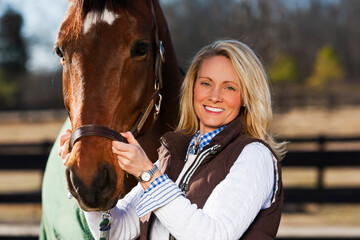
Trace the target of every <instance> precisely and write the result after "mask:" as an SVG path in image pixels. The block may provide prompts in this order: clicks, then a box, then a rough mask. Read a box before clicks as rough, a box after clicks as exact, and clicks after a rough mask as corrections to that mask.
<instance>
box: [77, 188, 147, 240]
mask: <svg viewBox="0 0 360 240" xmlns="http://www.w3.org/2000/svg"><path fill="white" fill-rule="evenodd" d="M143 192H144V190H143V189H142V187H141V186H140V184H138V185H137V186H136V187H134V188H133V189H132V190H131V191H130V193H128V194H127V195H126V196H125V197H124V198H123V199H121V200H119V201H118V203H117V205H116V207H114V208H112V209H111V210H110V214H111V229H110V239H136V237H137V236H138V235H139V234H140V221H139V217H138V215H137V214H136V212H135V207H136V205H137V204H138V202H139V201H140V196H141V194H143ZM84 214H85V218H86V221H87V223H88V225H89V228H90V230H91V233H92V235H93V237H94V238H95V239H99V234H100V232H99V226H98V225H99V223H100V221H101V217H102V212H84Z"/></svg>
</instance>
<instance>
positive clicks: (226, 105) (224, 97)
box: [194, 56, 243, 134]
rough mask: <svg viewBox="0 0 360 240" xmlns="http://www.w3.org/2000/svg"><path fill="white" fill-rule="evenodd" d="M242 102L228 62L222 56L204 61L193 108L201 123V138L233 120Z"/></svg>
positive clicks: (235, 76) (195, 91)
mask: <svg viewBox="0 0 360 240" xmlns="http://www.w3.org/2000/svg"><path fill="white" fill-rule="evenodd" d="M242 102H243V100H242V95H241V91H240V84H239V81H238V78H237V75H236V72H235V70H234V68H233V66H232V64H231V61H230V60H229V59H228V58H226V57H224V56H214V57H210V58H206V59H205V60H203V62H202V63H201V65H200V68H199V71H198V73H197V78H196V80H195V86H194V108H195V112H196V115H197V116H198V118H199V120H200V134H204V133H207V132H211V131H213V130H215V129H217V128H219V127H222V126H224V125H226V124H228V123H229V122H231V121H232V120H234V119H235V118H236V117H237V115H238V114H239V112H240V107H241V105H242Z"/></svg>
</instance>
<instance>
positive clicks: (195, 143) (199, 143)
mask: <svg viewBox="0 0 360 240" xmlns="http://www.w3.org/2000/svg"><path fill="white" fill-rule="evenodd" d="M225 127H226V125H225V126H222V127H221V128H218V129H216V130H214V131H212V132H208V133H204V134H203V135H200V131H198V132H197V133H195V135H194V136H193V138H192V139H191V141H190V144H189V147H188V150H187V153H186V158H185V161H186V159H187V157H188V155H189V154H194V155H196V154H197V153H198V152H201V151H202V150H203V149H204V147H206V145H208V144H209V143H210V141H211V140H212V139H213V138H214V137H215V136H216V134H218V133H219V132H221V131H222V130H223V129H224V128H225ZM199 135H200V136H199Z"/></svg>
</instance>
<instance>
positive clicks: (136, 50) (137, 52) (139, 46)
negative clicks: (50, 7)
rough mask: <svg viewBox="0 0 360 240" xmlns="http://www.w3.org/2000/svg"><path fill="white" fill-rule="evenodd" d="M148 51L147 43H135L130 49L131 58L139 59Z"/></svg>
mask: <svg viewBox="0 0 360 240" xmlns="http://www.w3.org/2000/svg"><path fill="white" fill-rule="evenodd" d="M148 50H149V43H147V42H137V43H136V44H135V45H134V46H133V48H132V49H131V56H132V57H141V56H144V55H145V54H146V53H147V52H148Z"/></svg>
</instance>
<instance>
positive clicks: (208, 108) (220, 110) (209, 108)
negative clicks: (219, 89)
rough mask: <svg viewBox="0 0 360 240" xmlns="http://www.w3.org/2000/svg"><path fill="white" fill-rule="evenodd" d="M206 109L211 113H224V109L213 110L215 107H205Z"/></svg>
mask: <svg viewBox="0 0 360 240" xmlns="http://www.w3.org/2000/svg"><path fill="white" fill-rule="evenodd" d="M205 108H206V109H207V110H209V111H211V112H222V111H224V109H222V108H213V107H209V106H205Z"/></svg>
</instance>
